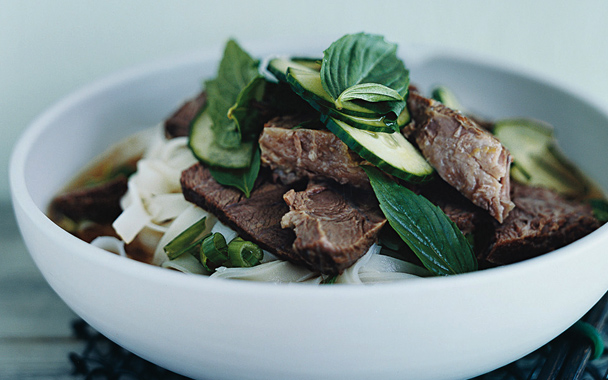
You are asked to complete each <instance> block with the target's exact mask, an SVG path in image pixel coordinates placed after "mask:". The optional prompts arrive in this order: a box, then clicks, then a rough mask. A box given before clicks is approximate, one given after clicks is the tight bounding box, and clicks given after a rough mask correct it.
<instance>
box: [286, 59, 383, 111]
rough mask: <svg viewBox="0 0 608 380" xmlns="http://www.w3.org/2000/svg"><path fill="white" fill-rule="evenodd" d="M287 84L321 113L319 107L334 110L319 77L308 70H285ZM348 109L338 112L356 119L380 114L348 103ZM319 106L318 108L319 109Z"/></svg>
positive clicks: (329, 96)
mask: <svg viewBox="0 0 608 380" xmlns="http://www.w3.org/2000/svg"><path fill="white" fill-rule="evenodd" d="M287 83H289V84H290V85H291V87H292V89H293V90H294V91H295V92H296V93H297V94H298V95H300V96H301V97H302V98H304V99H305V100H306V101H308V102H309V103H310V104H311V105H312V106H313V107H314V108H316V109H317V110H318V111H320V112H322V111H323V110H322V109H320V108H321V107H324V108H333V109H335V108H336V107H335V104H334V99H333V98H332V97H331V95H329V94H328V93H327V91H325V89H324V88H323V84H322V83H321V75H320V74H319V73H318V72H316V71H314V70H310V69H306V70H302V69H296V68H294V67H289V68H287ZM348 104H349V108H342V109H340V110H336V111H339V112H341V113H343V114H345V115H349V116H356V117H369V118H374V117H379V116H381V115H380V114H378V113H376V112H374V111H372V110H369V109H367V108H364V107H360V106H357V105H356V104H354V103H352V102H349V103H348ZM319 106H320V107H319Z"/></svg>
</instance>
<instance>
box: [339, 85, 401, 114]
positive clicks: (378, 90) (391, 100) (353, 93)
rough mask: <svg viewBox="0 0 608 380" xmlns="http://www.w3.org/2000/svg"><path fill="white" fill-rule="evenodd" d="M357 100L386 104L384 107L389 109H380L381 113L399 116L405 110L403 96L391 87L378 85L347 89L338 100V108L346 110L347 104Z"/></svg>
mask: <svg viewBox="0 0 608 380" xmlns="http://www.w3.org/2000/svg"><path fill="white" fill-rule="evenodd" d="M356 100H361V101H365V102H370V103H380V102H384V103H385V104H384V106H385V107H387V108H386V109H379V110H378V111H380V112H379V113H388V112H393V113H394V114H395V115H399V114H400V113H401V111H403V109H404V108H405V99H404V98H403V96H401V94H399V93H398V92H397V91H395V90H393V89H392V88H390V87H386V86H384V85H381V84H377V83H361V84H356V85H354V86H351V87H349V88H347V89H346V90H344V91H343V92H342V93H341V94H340V96H338V99H336V101H335V104H336V108H337V109H341V108H344V107H345V103H346V102H349V101H356ZM347 108H348V107H347ZM367 108H372V109H373V108H374V105H368V106H367ZM382 111H384V112H382Z"/></svg>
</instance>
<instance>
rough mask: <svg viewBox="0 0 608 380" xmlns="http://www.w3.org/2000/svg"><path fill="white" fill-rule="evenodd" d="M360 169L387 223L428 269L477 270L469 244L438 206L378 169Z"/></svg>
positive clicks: (443, 271) (441, 272) (440, 272)
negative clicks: (366, 177)
mask: <svg viewBox="0 0 608 380" xmlns="http://www.w3.org/2000/svg"><path fill="white" fill-rule="evenodd" d="M363 169H364V170H365V172H366V173H367V176H368V177H369V180H370V182H371V185H372V188H373V189H374V193H375V194H376V197H377V198H378V201H379V202H380V208H381V209H382V211H383V212H384V215H385V216H386V219H387V220H388V222H389V224H390V225H391V227H393V229H394V230H395V231H396V232H397V233H398V234H399V236H401V238H402V239H403V241H405V243H406V244H407V245H408V246H409V247H410V248H411V249H412V251H413V252H414V253H415V254H416V256H418V258H419V259H420V261H421V262H422V264H423V265H424V266H425V267H426V268H427V269H428V270H429V271H431V272H432V273H434V274H436V275H448V274H457V273H465V272H471V271H474V270H477V261H476V259H475V255H474V254H473V250H472V248H471V245H470V244H469V243H468V242H467V240H466V238H465V237H464V235H463V234H462V232H460V230H459V229H458V227H457V226H456V224H454V222H452V221H451V220H450V218H448V217H447V215H445V213H444V212H443V211H441V209H440V208H439V207H437V206H435V205H434V204H432V203H431V202H430V201H428V200H427V199H426V198H424V197H422V196H420V195H417V194H415V193H414V192H412V191H411V190H409V189H407V188H405V187H403V186H400V185H399V184H397V183H396V182H394V181H392V180H390V179H389V178H388V177H386V176H385V175H384V174H382V172H380V171H379V170H378V169H376V168H374V167H371V166H363Z"/></svg>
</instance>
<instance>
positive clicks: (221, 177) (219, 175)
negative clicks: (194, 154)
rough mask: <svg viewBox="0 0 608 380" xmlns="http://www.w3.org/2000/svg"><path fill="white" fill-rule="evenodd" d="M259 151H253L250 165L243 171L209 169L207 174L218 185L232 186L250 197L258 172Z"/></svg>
mask: <svg viewBox="0 0 608 380" xmlns="http://www.w3.org/2000/svg"><path fill="white" fill-rule="evenodd" d="M260 161H261V160H260V149H259V148H258V149H255V151H254V155H253V158H252V160H251V165H249V167H247V168H244V169H227V168H220V167H210V168H209V172H210V173H211V175H212V176H213V179H215V180H216V181H217V182H218V183H219V184H222V185H224V186H232V187H236V188H237V189H239V190H241V191H242V192H243V193H244V194H245V196H246V197H247V198H249V196H250V195H251V190H253V185H254V184H255V180H256V178H257V177H258V173H259V172H260Z"/></svg>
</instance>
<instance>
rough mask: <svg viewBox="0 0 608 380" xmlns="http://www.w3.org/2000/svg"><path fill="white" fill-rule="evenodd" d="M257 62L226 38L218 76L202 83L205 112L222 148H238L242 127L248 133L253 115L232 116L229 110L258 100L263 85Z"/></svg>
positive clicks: (238, 114)
mask: <svg viewBox="0 0 608 380" xmlns="http://www.w3.org/2000/svg"><path fill="white" fill-rule="evenodd" d="M258 64H259V62H258V61H257V60H255V59H253V58H252V57H251V56H250V55H249V54H247V52H245V51H244V50H243V49H242V48H241V47H240V46H239V45H238V44H237V43H236V42H235V41H234V40H229V41H228V42H227V43H226V47H225V49H224V55H223V57H222V60H221V61H220V65H219V68H218V74H217V77H216V78H215V79H213V80H209V81H206V82H205V88H206V89H207V101H208V104H209V105H208V112H209V116H210V117H211V120H212V121H213V126H212V131H213V134H214V137H215V142H216V144H218V145H219V146H221V147H223V148H238V147H239V145H240V144H241V141H242V140H243V136H242V130H243V129H245V130H247V134H249V129H250V125H251V120H254V119H255V114H254V115H253V116H252V117H249V118H243V116H242V114H243V112H240V113H237V115H236V116H234V115H233V114H234V112H231V109H233V108H239V109H241V108H244V107H247V106H248V105H249V102H250V101H251V100H252V99H258V100H259V99H261V96H262V95H263V88H262V87H263V86H262V85H260V80H259V79H257V78H261V75H260V74H259V71H258ZM243 121H244V123H243ZM242 124H243V125H242Z"/></svg>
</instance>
